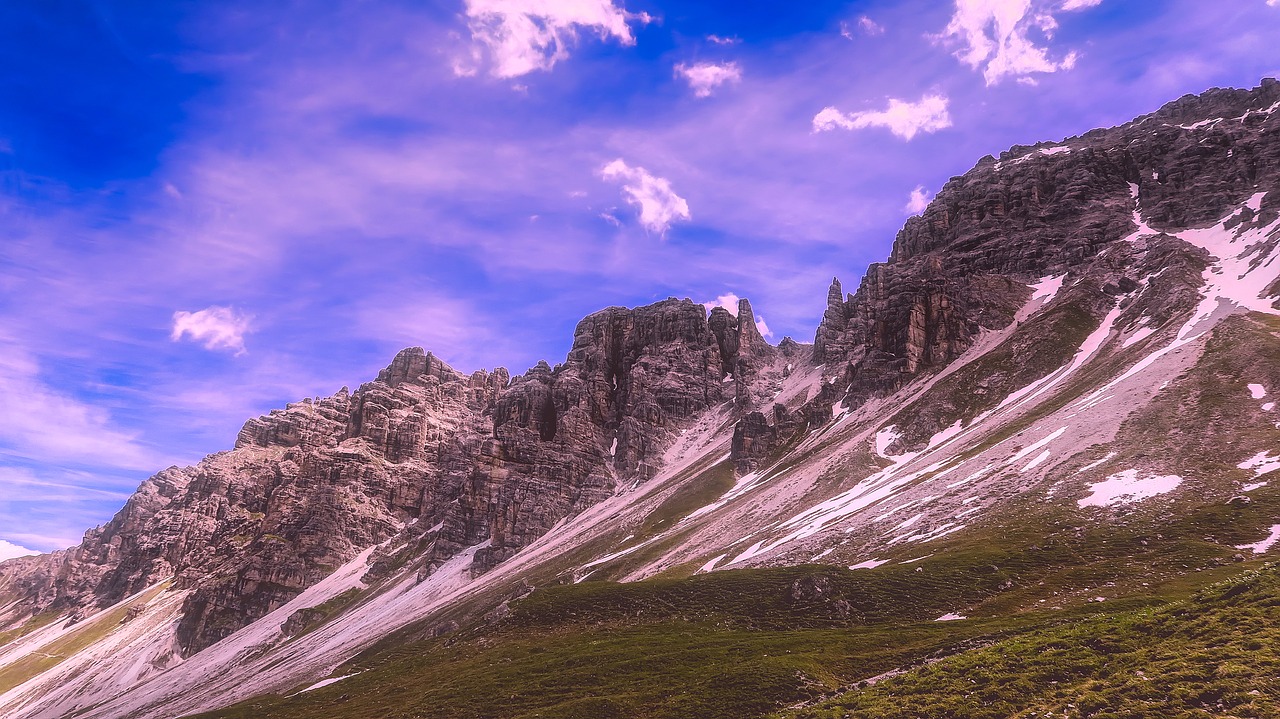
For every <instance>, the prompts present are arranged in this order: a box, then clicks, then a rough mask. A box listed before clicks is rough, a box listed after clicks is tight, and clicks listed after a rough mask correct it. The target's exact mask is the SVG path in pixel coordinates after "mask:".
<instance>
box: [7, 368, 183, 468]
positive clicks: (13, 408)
mask: <svg viewBox="0 0 1280 719" xmlns="http://www.w3.org/2000/svg"><path fill="white" fill-rule="evenodd" d="M0 349H3V351H0V395H3V396H5V397H9V398H11V401H8V402H3V403H0V455H8V456H10V457H20V458H24V459H28V460H34V461H39V462H47V463H50V464H55V465H57V464H62V463H66V462H79V463H85V464H89V465H96V466H106V467H117V468H131V469H149V468H154V467H155V466H156V465H157V464H158V463H159V462H160V461H161V459H160V458H159V457H158V456H157V455H156V454H155V453H153V452H151V451H150V450H148V449H147V448H145V447H144V446H143V445H142V444H141V443H140V442H139V437H138V435H137V434H134V433H131V432H125V431H122V430H120V429H118V428H117V427H116V426H115V424H114V422H113V421H112V419H111V416H110V415H109V414H108V413H107V412H106V411H105V410H103V409H102V408H100V407H97V406H94V405H92V404H89V403H86V402H84V401H82V400H79V399H76V398H74V397H72V396H70V395H68V394H64V393H62V392H59V391H57V390H55V389H52V388H51V387H49V386H48V385H47V384H46V383H45V382H44V381H42V380H41V378H40V368H39V366H38V365H37V363H36V361H35V359H33V358H32V357H31V356H30V355H28V354H26V353H25V352H24V351H23V350H22V348H21V347H19V346H17V345H15V344H8V343H6V344H0Z"/></svg>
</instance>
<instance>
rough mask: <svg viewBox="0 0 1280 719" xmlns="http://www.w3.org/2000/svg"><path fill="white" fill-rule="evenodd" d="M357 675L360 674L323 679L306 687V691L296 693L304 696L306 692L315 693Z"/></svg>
mask: <svg viewBox="0 0 1280 719" xmlns="http://www.w3.org/2000/svg"><path fill="white" fill-rule="evenodd" d="M359 673H360V672H355V673H353V674H343V675H342V676H340V677H333V678H332V679H325V680H324V681H321V682H316V683H315V684H312V685H311V686H309V687H307V688H306V689H303V690H302V691H300V692H298V694H305V693H307V692H309V691H315V690H316V689H323V688H325V687H327V686H329V685H330V684H337V683H338V682H340V681H342V680H343V679H350V678H351V677H354V676H355V675H356V674H359ZM295 696H296V695H295Z"/></svg>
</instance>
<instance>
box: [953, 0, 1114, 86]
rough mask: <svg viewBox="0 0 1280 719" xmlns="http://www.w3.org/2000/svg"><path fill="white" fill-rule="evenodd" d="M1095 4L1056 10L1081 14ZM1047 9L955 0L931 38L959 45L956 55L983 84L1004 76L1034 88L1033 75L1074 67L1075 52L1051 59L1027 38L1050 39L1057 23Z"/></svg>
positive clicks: (1026, 2)
mask: <svg viewBox="0 0 1280 719" xmlns="http://www.w3.org/2000/svg"><path fill="white" fill-rule="evenodd" d="M1101 2H1102V0H1067V1H1066V2H1065V3H1063V4H1062V5H1061V6H1060V7H1059V8H1058V9H1059V10H1062V11H1067V12H1070V11H1076V10H1084V9H1087V8H1091V7H1095V6H1097V5H1099V4H1100V3H1101ZM1052 9H1053V8H1052V6H1051V5H1050V4H1048V3H1046V2H1044V0H956V10H955V14H954V15H953V16H952V17H951V22H950V23H948V24H947V27H946V29H945V30H943V31H942V33H941V34H940V35H939V36H937V38H938V39H940V40H945V41H951V42H956V43H959V45H960V49H959V50H958V51H957V52H956V57H958V58H960V60H961V61H962V62H964V63H965V64H967V65H969V66H970V67H972V68H974V69H975V70H976V69H981V70H982V75H983V78H984V79H985V80H986V82H987V85H988V86H990V85H995V84H996V83H998V82H1000V81H1001V80H1002V79H1004V78H1006V77H1012V78H1016V79H1018V80H1019V81H1021V82H1024V83H1027V84H1035V80H1034V79H1033V78H1031V77H1030V75H1032V74H1034V73H1050V72H1057V71H1059V70H1069V69H1071V68H1072V67H1074V66H1075V64H1076V59H1077V55H1076V53H1075V52H1068V53H1067V54H1066V55H1065V56H1064V57H1063V58H1062V59H1061V60H1053V59H1051V58H1050V57H1049V51H1048V49H1047V48H1045V47H1041V46H1039V45H1037V44H1036V41H1035V40H1034V39H1033V38H1032V33H1033V32H1038V34H1039V35H1040V36H1042V37H1044V39H1046V40H1048V39H1050V38H1052V37H1053V33H1054V31H1055V30H1056V29H1057V27H1058V21H1057V20H1056V19H1055V18H1054V17H1053V15H1052V12H1051V11H1052Z"/></svg>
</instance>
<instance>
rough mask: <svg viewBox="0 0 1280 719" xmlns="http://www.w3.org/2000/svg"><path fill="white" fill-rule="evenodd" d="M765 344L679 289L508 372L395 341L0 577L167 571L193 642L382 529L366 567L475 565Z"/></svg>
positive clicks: (741, 401)
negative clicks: (371, 374)
mask: <svg viewBox="0 0 1280 719" xmlns="http://www.w3.org/2000/svg"><path fill="white" fill-rule="evenodd" d="M774 352H775V349H774V348H773V347H771V346H770V345H768V344H767V343H766V342H765V341H764V339H763V338H762V337H761V336H760V333H759V331H758V330H757V329H756V326H755V321H754V317H753V314H752V311H751V306H750V304H749V303H748V302H747V301H746V300H743V301H742V302H741V304H740V306H739V315H738V317H734V316H733V315H731V314H729V313H728V312H724V311H723V310H718V311H717V312H713V313H712V315H711V317H710V318H708V317H707V313H706V310H705V308H703V306H702V305H699V304H696V303H694V302H692V301H690V300H675V299H670V300H666V301H663V302H659V303H657V304H654V305H650V306H647V307H639V308H635V309H627V308H622V307H611V308H608V309H605V310H601V311H600V312H597V313H595V314H593V315H590V316H588V317H587V318H585V319H583V320H582V321H581V322H580V323H579V324H578V327H577V330H576V331H575V334H574V341H573V347H572V349H571V350H570V352H569V355H568V357H567V358H566V360H565V362H564V363H563V364H560V365H557V366H555V367H554V368H553V367H551V366H550V365H548V364H547V363H546V362H540V363H538V364H537V366H535V367H533V368H532V369H530V370H529V371H527V372H526V373H524V374H523V375H520V376H516V377H510V376H509V375H508V373H507V371H506V370H505V369H501V368H499V369H497V370H495V371H493V372H492V373H489V372H484V371H478V372H475V373H473V374H471V375H469V376H468V375H464V374H462V373H460V372H458V371H456V370H454V369H452V368H451V367H449V366H448V365H447V364H445V363H444V362H442V361H441V360H440V359H439V358H437V357H435V356H433V355H432V354H431V353H429V352H424V351H423V350H422V349H420V348H410V349H406V350H404V351H402V352H400V353H399V354H398V355H396V357H395V358H394V359H393V360H392V361H391V363H390V364H389V365H388V366H387V367H386V368H385V369H384V370H382V371H381V372H380V373H379V374H378V377H377V379H376V380H374V381H372V382H369V383H367V384H364V385H362V386H360V387H359V388H358V389H356V390H355V391H354V392H351V391H349V390H348V389H347V388H345V387H344V388H342V389H341V390H340V391H338V392H337V393H336V394H334V395H333V396H331V397H326V398H320V399H314V400H310V399H308V400H304V401H302V402H298V403H294V404H291V405H289V406H288V407H287V408H285V409H283V410H276V411H273V412H272V413H271V414H269V415H266V416H263V417H258V418H255V419H251V420H249V421H248V422H246V423H245V424H244V427H243V428H242V429H241V430H240V433H239V436H238V437H237V440H236V444H235V448H234V449H232V450H231V451H228V452H222V453H219V454H215V455H211V456H210V457H208V458H206V459H205V460H204V461H202V462H201V463H200V464H198V465H196V466H194V467H186V468H177V467H172V468H169V469H166V470H164V471H162V472H160V473H158V474H156V475H155V476H153V477H151V478H150V479H148V480H146V481H145V482H144V483H143V484H142V486H141V487H139V489H138V491H137V492H136V493H135V494H134V496H133V497H132V498H131V499H130V500H129V501H128V503H127V504H126V505H125V507H124V508H123V509H122V510H121V511H120V512H119V513H118V514H117V515H116V517H115V518H113V519H112V520H111V522H109V523H107V524H106V525H103V526H102V527H99V528H97V529H93V530H90V531H89V532H88V533H86V534H85V537H84V541H83V542H81V544H80V545H79V546H77V547H73V548H72V549H70V550H67V551H65V552H58V553H54V554H51V555H45V556H42V557H37V558H32V559H25V560H21V561H19V562H11V563H7V564H5V565H4V566H3V568H0V592H3V593H4V594H6V595H8V596H10V597H12V598H15V599H18V600H20V602H19V605H18V609H19V610H20V611H22V612H24V613H27V614H34V613H37V612H39V611H45V610H58V611H89V610H91V609H92V608H93V607H96V606H106V605H109V604H112V603H114V602H116V601H119V600H120V599H122V598H123V597H125V596H128V595H130V594H132V593H134V592H137V591H139V590H141V589H143V588H145V587H147V586H149V585H151V584H153V583H155V582H157V581H161V580H164V579H167V578H170V577H172V578H174V581H175V583H176V585H177V587H178V588H185V589H190V590H191V593H190V594H189V596H188V598H187V599H186V604H185V606H184V607H183V612H182V619H181V622H180V624H179V627H178V639H179V642H180V643H181V645H182V648H183V650H184V652H186V653H188V654H189V653H192V652H195V651H198V650H200V649H202V648H204V647H207V646H209V645H210V644H212V643H214V642H216V641H218V640H219V639H221V638H223V637H225V636H227V635H228V634H230V633H232V632H234V631H235V630H237V629H239V628H240V627H242V626H244V625H245V624H248V623H249V622H251V621H253V620H255V619H257V618H258V617H261V616H263V615H265V614H266V613H268V612H270V611H272V610H273V609H275V608H276V607H279V606H281V605H282V604H284V603H286V602H287V601H289V600H290V599H292V598H293V597H295V596H297V595H298V594H299V593H300V592H301V591H302V590H303V589H305V588H306V587H308V586H310V585H312V584H314V583H316V582H317V581H319V580H320V579H322V578H324V577H325V576H327V575H328V574H330V573H331V572H332V571H333V570H334V569H336V568H337V567H339V566H341V565H342V564H344V563H345V562H347V561H349V560H351V559H352V558H353V557H355V556H356V555H357V554H358V553H359V552H360V551H361V550H363V549H364V548H366V547H369V546H371V545H375V544H380V543H383V542H386V543H387V545H388V546H387V547H386V548H385V549H382V550H379V552H377V553H376V554H375V556H374V557H373V561H372V562H371V571H372V572H373V573H374V574H375V575H377V574H378V573H379V572H382V573H386V572H389V571H391V570H393V569H395V568H400V567H403V566H405V565H406V564H412V565H415V566H417V567H418V572H419V576H426V575H428V574H430V573H431V572H432V571H433V570H434V569H435V568H436V567H438V566H439V565H440V564H442V563H443V562H445V561H446V560H448V559H449V558H450V557H452V556H454V555H455V554H457V553H458V552H460V551H462V550H464V549H467V548H470V547H478V549H477V550H476V552H475V558H474V562H473V565H472V571H473V572H476V573H480V572H484V571H486V570H488V569H489V568H491V567H493V566H495V565H496V564H498V563H500V562H502V561H503V560H505V559H507V558H509V557H511V556H512V555H513V554H515V553H516V552H518V551H519V550H520V549H521V548H523V547H525V546H527V545H528V544H529V543H530V542H532V541H533V540H534V539H536V538H537V537H539V536H541V535H542V534H543V533H545V532H546V531H547V530H548V529H550V528H551V527H552V526H553V525H554V524H555V523H556V522H558V521H560V520H561V519H563V518H564V517H566V516H569V515H572V514H574V513H576V512H579V511H581V510H582V509H584V508H586V507H588V506H590V505H592V504H594V503H596V502H599V501H600V500H601V499H603V498H605V497H607V496H609V495H610V494H611V493H613V492H614V491H616V490H617V489H619V488H620V487H623V486H624V485H629V484H630V483H634V482H642V481H645V480H646V479H648V478H650V477H651V476H652V475H653V474H654V473H655V472H656V471H657V469H658V467H659V466H660V463H661V457H662V453H663V452H664V450H665V449H666V447H667V446H668V444H669V443H670V441H671V439H672V437H673V436H674V434H675V432H676V431H677V430H678V429H679V428H680V427H681V426H682V425H683V424H684V423H686V422H687V421H688V420H690V418H692V417H694V416H696V415H698V414H700V413H702V412H704V411H705V410H707V409H708V408H710V407H714V406H717V405H720V404H723V403H725V402H730V401H736V402H737V403H738V405H739V406H741V407H742V408H743V409H744V411H745V409H748V408H749V407H750V405H751V399H750V397H751V395H750V384H749V381H748V380H747V379H745V378H749V377H752V376H754V374H755V372H756V368H757V366H758V365H759V363H761V362H765V361H767V360H768V358H770V357H772V355H773V353H774ZM728 377H732V378H733V380H734V381H732V382H727V381H724V380H725V379H726V378H728ZM388 540H393V541H390V542H388Z"/></svg>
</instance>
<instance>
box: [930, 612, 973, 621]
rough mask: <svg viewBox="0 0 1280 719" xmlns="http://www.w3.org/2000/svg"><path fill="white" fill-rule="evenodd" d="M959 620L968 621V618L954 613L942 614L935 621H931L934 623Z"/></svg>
mask: <svg viewBox="0 0 1280 719" xmlns="http://www.w3.org/2000/svg"><path fill="white" fill-rule="evenodd" d="M959 619H968V617H966V616H965V615H963V614H956V613H955V612H947V613H946V614H943V615H942V616H940V617H938V618H937V619H935V620H933V621H935V622H954V621H956V620H959Z"/></svg>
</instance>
